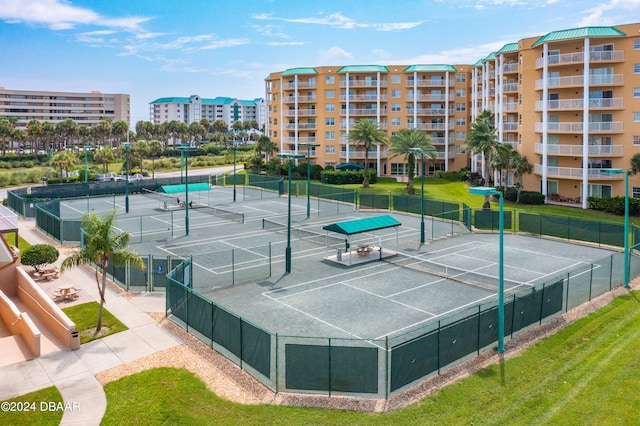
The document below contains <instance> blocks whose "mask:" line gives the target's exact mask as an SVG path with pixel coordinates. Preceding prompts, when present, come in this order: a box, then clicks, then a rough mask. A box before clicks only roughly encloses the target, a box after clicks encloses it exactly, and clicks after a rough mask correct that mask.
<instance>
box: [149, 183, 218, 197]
mask: <svg viewBox="0 0 640 426" xmlns="http://www.w3.org/2000/svg"><path fill="white" fill-rule="evenodd" d="M160 188H161V190H162V192H165V193H167V194H177V193H180V192H186V191H187V185H162V186H161V187H160ZM210 189H211V187H210V186H209V184H208V183H206V182H198V183H190V184H189V192H197V191H209V190H210Z"/></svg>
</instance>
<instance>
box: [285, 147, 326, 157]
mask: <svg viewBox="0 0 640 426" xmlns="http://www.w3.org/2000/svg"><path fill="white" fill-rule="evenodd" d="M279 152H280V153H282V154H304V155H305V156H306V155H307V148H304V147H301V148H300V149H298V152H296V151H295V150H294V149H283V150H282V151H279ZM309 155H310V156H311V157H317V156H318V154H317V153H316V150H315V149H312V150H311V152H310V153H309Z"/></svg>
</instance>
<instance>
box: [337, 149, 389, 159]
mask: <svg viewBox="0 0 640 426" xmlns="http://www.w3.org/2000/svg"><path fill="white" fill-rule="evenodd" d="M364 154H365V153H364V152H363V151H350V152H349V159H356V160H364ZM368 155H369V159H371V158H378V153H377V151H374V150H370V151H369V154H368ZM388 156H389V152H388V151H387V150H386V149H382V150H380V158H387V157H388ZM340 158H347V153H346V151H341V152H340Z"/></svg>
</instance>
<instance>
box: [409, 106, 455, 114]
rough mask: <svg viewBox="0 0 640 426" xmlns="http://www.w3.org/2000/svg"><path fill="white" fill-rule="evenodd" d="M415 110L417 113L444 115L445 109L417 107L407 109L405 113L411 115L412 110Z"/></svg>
mask: <svg viewBox="0 0 640 426" xmlns="http://www.w3.org/2000/svg"><path fill="white" fill-rule="evenodd" d="M414 111H415V112H416V113H417V115H446V112H447V110H446V109H444V108H418V109H416V110H414V109H408V110H407V114H409V115H413V112H414Z"/></svg>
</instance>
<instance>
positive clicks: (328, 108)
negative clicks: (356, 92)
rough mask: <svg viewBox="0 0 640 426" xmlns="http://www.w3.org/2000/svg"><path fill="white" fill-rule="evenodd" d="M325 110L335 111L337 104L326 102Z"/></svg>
mask: <svg viewBox="0 0 640 426" xmlns="http://www.w3.org/2000/svg"><path fill="white" fill-rule="evenodd" d="M324 110H325V112H335V110H336V104H324Z"/></svg>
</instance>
